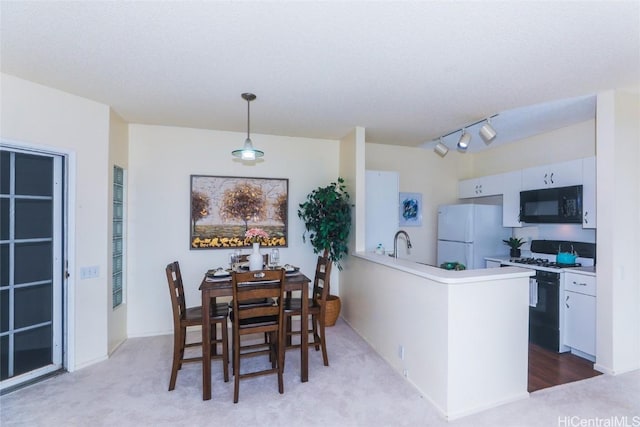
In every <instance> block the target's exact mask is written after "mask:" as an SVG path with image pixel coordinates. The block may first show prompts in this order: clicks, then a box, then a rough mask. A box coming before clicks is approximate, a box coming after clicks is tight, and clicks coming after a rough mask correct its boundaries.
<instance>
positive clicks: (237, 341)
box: [233, 329, 240, 403]
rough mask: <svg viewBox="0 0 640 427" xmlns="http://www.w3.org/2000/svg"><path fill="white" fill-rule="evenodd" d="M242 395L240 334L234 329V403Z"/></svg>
mask: <svg viewBox="0 0 640 427" xmlns="http://www.w3.org/2000/svg"><path fill="white" fill-rule="evenodd" d="M239 395H240V336H239V334H238V333H237V332H236V331H235V329H234V331H233V403H238V397H239Z"/></svg>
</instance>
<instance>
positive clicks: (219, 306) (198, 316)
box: [184, 302, 229, 326]
mask: <svg viewBox="0 0 640 427" xmlns="http://www.w3.org/2000/svg"><path fill="white" fill-rule="evenodd" d="M209 312H210V316H209V317H211V318H212V319H213V320H222V318H225V317H227V316H229V305H228V304H227V303H224V302H219V303H216V305H215V306H214V305H213V304H212V305H211V309H210V310H209ZM184 322H185V323H188V326H196V325H202V307H201V306H197V307H188V308H187V310H186V311H185V315H184Z"/></svg>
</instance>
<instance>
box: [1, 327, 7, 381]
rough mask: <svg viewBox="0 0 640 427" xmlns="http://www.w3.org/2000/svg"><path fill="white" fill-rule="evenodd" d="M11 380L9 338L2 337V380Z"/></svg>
mask: <svg viewBox="0 0 640 427" xmlns="http://www.w3.org/2000/svg"><path fill="white" fill-rule="evenodd" d="M7 378H9V336H7V335H5V336H4V337H0V380H6V379H7Z"/></svg>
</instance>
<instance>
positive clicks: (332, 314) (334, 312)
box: [324, 295, 341, 326]
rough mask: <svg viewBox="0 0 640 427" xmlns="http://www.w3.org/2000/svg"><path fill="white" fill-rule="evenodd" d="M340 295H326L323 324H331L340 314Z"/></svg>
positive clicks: (333, 323)
mask: <svg viewBox="0 0 640 427" xmlns="http://www.w3.org/2000/svg"><path fill="white" fill-rule="evenodd" d="M340 306H341V303H340V297H338V296H336V295H329V296H328V297H327V308H326V311H325V319H324V321H325V326H333V325H335V324H336V320H338V315H339V314H340Z"/></svg>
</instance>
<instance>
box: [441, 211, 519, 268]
mask: <svg viewBox="0 0 640 427" xmlns="http://www.w3.org/2000/svg"><path fill="white" fill-rule="evenodd" d="M509 236H511V230H510V229H508V228H504V227H503V226H502V207H501V206H494V205H476V204H460V205H442V206H439V207H438V244H437V251H438V253H437V261H438V262H437V265H442V264H445V263H459V264H463V265H464V266H465V267H466V268H467V269H474V268H484V266H485V261H484V258H485V257H487V256H489V255H494V254H504V255H508V247H506V246H505V245H504V244H503V243H502V240H503V239H506V238H508V237H509Z"/></svg>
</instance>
